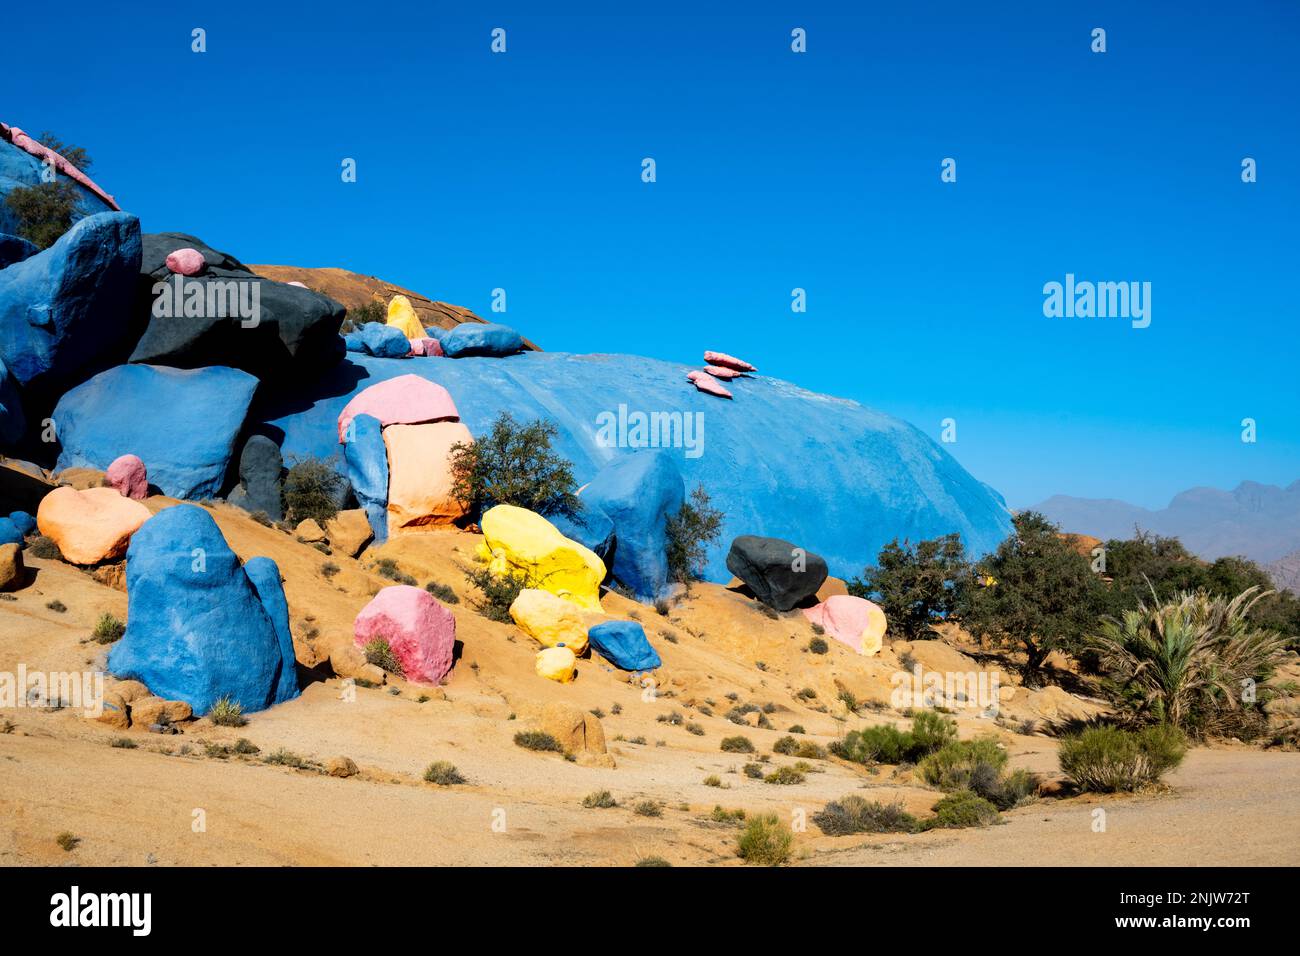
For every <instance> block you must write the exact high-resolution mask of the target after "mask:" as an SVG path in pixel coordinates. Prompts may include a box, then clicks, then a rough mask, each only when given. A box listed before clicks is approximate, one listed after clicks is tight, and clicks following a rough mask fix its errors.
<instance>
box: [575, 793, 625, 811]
mask: <svg viewBox="0 0 1300 956" xmlns="http://www.w3.org/2000/svg"><path fill="white" fill-rule="evenodd" d="M582 805H583V806H584V807H586V808H587V809H588V810H608V809H609V808H610V807H616V806H618V801H617V800H615V799H614V795H613V794H612V793H610V792H609V791H608V790H595V791H593V792H591V793H589V794H587V795H586V796H585V797H583V798H582Z"/></svg>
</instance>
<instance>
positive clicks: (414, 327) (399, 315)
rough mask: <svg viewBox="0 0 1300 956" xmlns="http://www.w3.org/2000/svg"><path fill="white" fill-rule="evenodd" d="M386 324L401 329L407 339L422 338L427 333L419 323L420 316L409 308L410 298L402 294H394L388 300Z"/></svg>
mask: <svg viewBox="0 0 1300 956" xmlns="http://www.w3.org/2000/svg"><path fill="white" fill-rule="evenodd" d="M388 324H389V325H391V326H393V328H397V329H401V330H402V334H403V335H405V336H406V337H407V338H408V339H422V338H425V337H426V336H427V334H428V333H426V332H425V331H424V326H423V325H421V324H420V318H419V316H417V315H416V314H415V309H413V308H411V300H410V299H408V298H407V297H406V296H404V295H395V296H393V297H392V299H390V300H389V302H388Z"/></svg>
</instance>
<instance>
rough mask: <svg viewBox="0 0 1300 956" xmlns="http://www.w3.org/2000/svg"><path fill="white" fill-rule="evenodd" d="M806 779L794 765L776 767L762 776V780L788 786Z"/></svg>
mask: <svg viewBox="0 0 1300 956" xmlns="http://www.w3.org/2000/svg"><path fill="white" fill-rule="evenodd" d="M806 779H807V778H806V777H805V776H804V772H803V771H802V770H799V769H796V768H795V767H777V768H776V769H775V770H773V771H772V772H771V773H769V774H768V775H767V776H766V777H764V778H763V782H764V783H774V784H778V785H780V786H786V787H788V786H792V785H794V784H796V783H803V782H804V780H806Z"/></svg>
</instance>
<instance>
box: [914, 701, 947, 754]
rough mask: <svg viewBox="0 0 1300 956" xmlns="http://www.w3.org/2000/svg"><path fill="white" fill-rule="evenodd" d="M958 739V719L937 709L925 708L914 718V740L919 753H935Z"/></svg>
mask: <svg viewBox="0 0 1300 956" xmlns="http://www.w3.org/2000/svg"><path fill="white" fill-rule="evenodd" d="M956 739H957V721H955V720H953V719H952V718H951V717H945V716H944V715H943V714H941V713H939V712H938V711H937V710H923V711H921V712H920V713H918V714H917V715H916V716H915V717H913V718H912V741H913V745H914V747H915V748H916V751H917V752H918V753H919V752H921V751H924V752H925V753H934V752H935V751H936V750H939V749H940V748H942V747H943V746H945V745H946V744H950V743H952V742H953V741H955V740H956Z"/></svg>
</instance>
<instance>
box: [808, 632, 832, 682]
mask: <svg viewBox="0 0 1300 956" xmlns="http://www.w3.org/2000/svg"><path fill="white" fill-rule="evenodd" d="M830 649H831V646H830V645H829V644H827V643H826V638H824V637H814V638H813V639H812V640H810V641H809V642H808V650H809V651H811V652H812V653H814V654H825V653H826V652H827V651H829V650H830ZM813 696H814V697H815V696H816V694H814V695H813Z"/></svg>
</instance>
